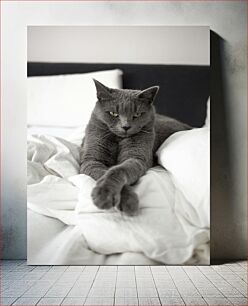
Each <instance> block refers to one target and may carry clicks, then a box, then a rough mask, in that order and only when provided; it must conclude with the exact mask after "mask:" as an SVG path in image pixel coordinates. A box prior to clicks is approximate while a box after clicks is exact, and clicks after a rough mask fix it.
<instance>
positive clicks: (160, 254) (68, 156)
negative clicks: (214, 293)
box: [27, 135, 209, 265]
mask: <svg viewBox="0 0 248 306" xmlns="http://www.w3.org/2000/svg"><path fill="white" fill-rule="evenodd" d="M79 148H80V143H79V142H78V141H68V140H65V139H62V138H59V137H53V136H45V135H33V136H28V187H27V191H28V204H27V205H28V264H52V265H56V264H57V265H61V264H79V265H80V264H81V265H84V264H124V265H127V264H135V265H137V264H143V265H149V264H161V263H162V264H209V227H208V226H204V227H199V224H197V222H194V218H195V217H194V215H195V214H194V207H192V204H191V203H189V202H188V201H187V200H186V199H185V197H184V196H183V194H182V192H181V191H180V190H178V189H177V188H176V187H175V185H174V183H173V180H172V178H171V175H170V173H169V172H167V171H166V170H165V169H164V168H162V167H160V166H157V167H154V168H152V169H150V170H149V171H148V172H147V173H146V174H145V175H144V176H143V177H141V178H140V180H139V181H138V182H137V183H136V185H135V186H134V189H135V192H136V193H137V194H138V197H139V200H140V212H139V214H138V215H137V216H135V217H128V216H126V215H123V214H122V213H120V212H119V211H117V210H116V209H114V208H113V209H112V210H108V211H103V210H99V209H98V208H97V207H95V206H94V204H93V202H92V200H91V197H90V193H91V190H92V188H93V187H94V185H95V181H94V180H93V179H92V178H91V177H89V176H86V175H83V174H78V173H79ZM182 207H183V209H182ZM187 207H188V209H187ZM197 214H198V216H201V215H202V218H203V219H204V218H205V216H204V214H205V211H204V210H202V211H201V210H199V209H198V211H197Z"/></svg>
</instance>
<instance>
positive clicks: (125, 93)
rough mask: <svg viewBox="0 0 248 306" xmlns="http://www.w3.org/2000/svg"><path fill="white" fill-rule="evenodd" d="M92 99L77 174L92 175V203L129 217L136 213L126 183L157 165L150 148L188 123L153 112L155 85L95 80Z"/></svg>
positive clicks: (135, 202) (158, 144)
mask: <svg viewBox="0 0 248 306" xmlns="http://www.w3.org/2000/svg"><path fill="white" fill-rule="evenodd" d="M94 82H95V86H96V91H97V99H98V101H97V102H96V105H95V108H94V110H93V112H92V114H91V118H90V121H89V123H88V125H87V128H86V133H85V138H84V140H83V144H82V147H81V152H80V160H81V168H80V173H83V174H87V175H89V176H91V177H92V178H93V179H95V180H96V181H97V182H96V186H95V188H94V189H93V191H92V199H93V202H94V204H95V205H96V206H97V207H98V208H101V209H109V208H111V207H114V206H115V207H117V208H118V209H119V210H120V211H123V212H124V213H126V214H128V215H134V214H136V213H137V211H138V206H139V205H138V204H139V201H138V197H137V195H136V193H135V192H134V191H133V189H132V187H131V185H132V184H134V183H135V182H137V180H138V179H139V178H140V177H141V176H142V175H144V174H145V173H146V171H147V170H148V169H149V168H150V167H152V166H153V165H155V164H156V158H155V152H156V151H157V149H158V147H159V146H160V145H161V144H162V143H163V142H164V140H165V139H166V138H168V137H169V136H170V135H171V134H173V133H175V132H177V131H181V130H185V129H189V128H190V127H189V126H188V125H186V124H184V123H181V122H179V121H177V120H175V119H172V118H169V117H166V116H162V115H159V114H156V112H155V108H154V106H153V102H154V100H155V97H156V95H157V93H158V90H159V87H158V86H153V87H150V88H147V89H145V90H129V89H113V88H108V87H106V86H105V85H103V84H101V83H100V82H99V81H97V80H94Z"/></svg>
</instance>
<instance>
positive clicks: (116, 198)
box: [91, 181, 120, 209]
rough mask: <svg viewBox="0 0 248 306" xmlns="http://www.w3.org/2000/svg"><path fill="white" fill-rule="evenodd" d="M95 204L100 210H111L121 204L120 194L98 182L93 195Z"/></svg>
mask: <svg viewBox="0 0 248 306" xmlns="http://www.w3.org/2000/svg"><path fill="white" fill-rule="evenodd" d="M91 196H92V199H93V202H94V204H95V205H96V206H97V207H98V208H100V209H110V208H112V207H114V206H117V205H118V204H119V203H120V193H119V192H118V191H116V190H115V189H114V188H113V187H110V186H108V185H107V184H105V183H103V182H101V181H100V182H99V183H98V182H97V184H96V186H95V187H94V188H93V190H92V193H91Z"/></svg>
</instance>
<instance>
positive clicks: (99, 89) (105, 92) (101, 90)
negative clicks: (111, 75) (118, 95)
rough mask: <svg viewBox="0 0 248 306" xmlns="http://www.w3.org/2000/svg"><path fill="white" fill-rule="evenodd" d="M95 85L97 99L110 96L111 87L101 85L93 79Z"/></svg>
mask: <svg viewBox="0 0 248 306" xmlns="http://www.w3.org/2000/svg"><path fill="white" fill-rule="evenodd" d="M93 81H94V83H95V86H96V95H97V99H98V100H99V101H101V100H105V99H109V98H110V97H111V91H112V90H111V88H108V87H107V86H105V85H103V84H102V83H100V82H99V81H97V80H95V79H93Z"/></svg>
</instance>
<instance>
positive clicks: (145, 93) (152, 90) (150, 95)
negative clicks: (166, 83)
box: [138, 86, 159, 103]
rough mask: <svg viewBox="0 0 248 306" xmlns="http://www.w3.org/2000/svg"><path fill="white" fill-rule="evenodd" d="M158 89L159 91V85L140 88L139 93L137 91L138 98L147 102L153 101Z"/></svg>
mask: <svg viewBox="0 0 248 306" xmlns="http://www.w3.org/2000/svg"><path fill="white" fill-rule="evenodd" d="M158 91H159V86H152V87H149V88H147V89H144V90H142V91H141V93H139V95H138V98H140V99H144V100H146V101H148V102H149V103H153V101H154V100H155V98H156V95H157V93H158Z"/></svg>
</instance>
